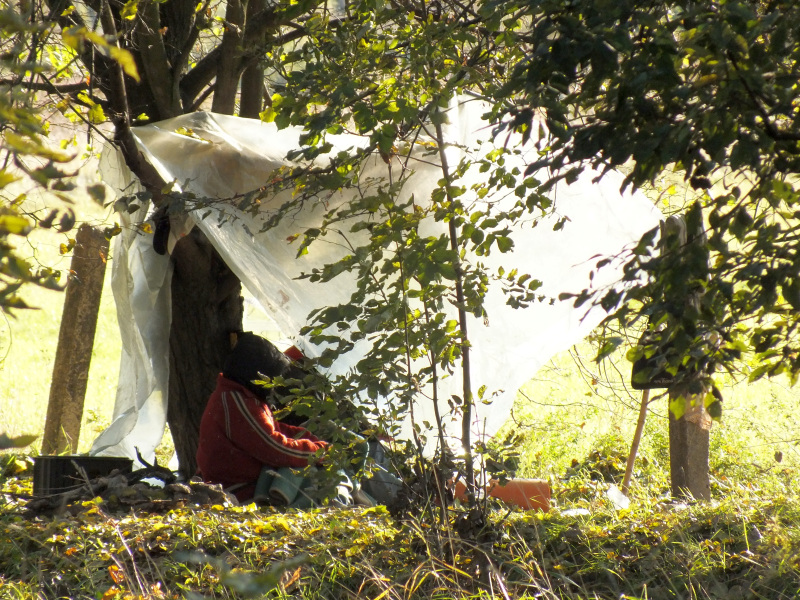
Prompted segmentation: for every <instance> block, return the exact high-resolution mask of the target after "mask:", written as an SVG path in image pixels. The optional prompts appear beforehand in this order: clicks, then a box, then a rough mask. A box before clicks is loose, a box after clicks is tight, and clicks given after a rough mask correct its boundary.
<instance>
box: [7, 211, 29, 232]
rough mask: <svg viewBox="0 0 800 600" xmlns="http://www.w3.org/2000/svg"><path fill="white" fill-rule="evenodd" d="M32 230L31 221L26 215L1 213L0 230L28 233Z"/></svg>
mask: <svg viewBox="0 0 800 600" xmlns="http://www.w3.org/2000/svg"><path fill="white" fill-rule="evenodd" d="M30 230H31V223H30V221H28V219H26V218H25V217H21V216H18V215H13V214H9V215H2V214H0V232H3V233H6V234H9V233H13V234H16V235H26V234H27V233H28V232H30Z"/></svg>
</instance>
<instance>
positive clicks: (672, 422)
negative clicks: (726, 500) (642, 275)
mask: <svg viewBox="0 0 800 600" xmlns="http://www.w3.org/2000/svg"><path fill="white" fill-rule="evenodd" d="M687 227H689V226H688V225H687V223H686V221H685V220H684V219H683V218H682V217H669V218H668V219H667V220H666V221H665V222H664V225H663V227H662V230H661V231H662V239H667V238H670V237H671V238H672V240H673V243H676V244H677V246H678V248H683V247H686V246H687V245H690V244H703V243H705V234H704V232H703V230H702V225H700V224H697V225H696V227H697V229H695V230H692V231H688V230H687ZM678 248H675V247H673V248H672V249H671V250H672V251H676V250H677V249H678ZM700 293H701V292H700V291H698V292H695V293H693V294H690V295H689V297H687V298H684V299H682V300H683V302H684V303H685V304H686V305H687V306H689V305H692V304H694V305H697V304H699V302H700ZM679 300H680V299H676V301H679ZM688 377H690V378H691V377H692V376H691V375H688ZM689 388H690V382H689V381H684V382H683V383H682V384H678V385H671V386H670V387H669V400H670V406H672V405H673V402H675V401H677V399H679V398H681V397H683V398H684V399H685V400H684V402H686V406H685V412H684V413H683V415H682V416H681V418H679V419H676V418H675V415H674V414H673V413H672V410H668V412H669V471H670V479H671V484H672V496H673V498H687V497H689V498H695V499H697V500H710V499H711V483H710V476H709V472H708V455H709V430H710V429H711V417H710V416H709V414H708V411H706V408H705V403H704V399H705V395H706V394H705V392H706V390H705V389H704V390H703V391H702V392H701V393H695V394H690V393H689ZM695 392H696V390H695Z"/></svg>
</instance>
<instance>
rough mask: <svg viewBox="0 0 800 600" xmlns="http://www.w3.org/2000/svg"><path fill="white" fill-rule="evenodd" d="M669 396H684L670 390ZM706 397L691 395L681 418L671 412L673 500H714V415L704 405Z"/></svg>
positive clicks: (670, 448)
mask: <svg viewBox="0 0 800 600" xmlns="http://www.w3.org/2000/svg"><path fill="white" fill-rule="evenodd" d="M669 395H670V400H673V399H674V398H676V397H678V396H679V395H680V393H679V392H677V393H676V392H673V390H670V394H669ZM704 395H705V394H698V395H696V396H689V397H688V399H687V400H686V404H687V406H686V412H685V413H684V414H683V416H681V418H680V419H676V418H675V415H673V414H672V411H671V410H670V411H669V472H670V480H671V485H672V497H673V498H694V499H696V500H711V480H710V476H709V472H708V455H709V449H708V448H709V430H710V429H711V416H710V415H709V414H708V411H706V409H705V406H704V404H703V399H704V398H703V397H704ZM692 400H693V401H694V405H693V406H692V405H691V402H692Z"/></svg>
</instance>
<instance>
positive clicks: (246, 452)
mask: <svg viewBox="0 0 800 600" xmlns="http://www.w3.org/2000/svg"><path fill="white" fill-rule="evenodd" d="M326 447H327V443H326V442H323V441H321V440H319V439H318V438H316V437H315V436H314V435H312V434H311V433H309V432H308V431H307V430H305V429H303V428H302V427H295V426H292V425H287V424H285V423H279V422H277V421H276V420H275V419H274V417H273V416H272V411H271V410H270V408H269V406H267V404H266V403H265V402H264V400H263V399H262V398H259V397H258V396H256V394H255V393H253V392H252V391H251V390H249V389H248V388H246V387H245V386H243V385H241V384H240V383H238V382H236V381H232V380H230V379H228V378H226V377H225V376H224V375H223V374H221V375H220V376H219V378H218V380H217V387H216V389H215V390H214V392H213V393H212V395H211V397H210V398H209V401H208V405H207V406H206V410H205V412H204V413H203V418H202V420H201V423H200V440H199V443H198V448H197V465H198V472H199V473H198V474H199V475H200V476H201V477H202V478H203V479H204V480H205V481H208V482H211V483H219V484H221V485H222V486H223V488H225V489H226V490H228V491H230V492H232V493H234V494H235V495H236V496H237V498H239V499H240V500H247V499H249V498H251V497H252V495H253V491H254V489H255V482H256V480H257V479H258V477H259V474H260V473H261V470H262V469H263V468H264V467H265V466H266V467H274V468H280V467H293V468H302V467H305V466H307V465H309V464H313V463H315V462H316V461H317V459H318V458H317V453H318V452H319V451H320V450H322V449H324V448H326Z"/></svg>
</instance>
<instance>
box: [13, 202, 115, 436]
mask: <svg viewBox="0 0 800 600" xmlns="http://www.w3.org/2000/svg"><path fill="white" fill-rule="evenodd" d="M37 204H38V203H37V202H36V201H35V200H30V201H29V203H28V208H29V209H31V210H35V209H36V208H37ZM73 209H74V210H75V212H76V214H79V215H80V216H81V218H82V219H85V220H87V221H89V222H90V223H92V224H94V225H97V226H105V225H108V224H109V223H113V217H112V216H110V215H109V211H108V210H107V209H104V208H102V207H101V206H99V205H98V204H96V203H94V202H93V201H92V200H90V199H88V198H84V197H82V196H79V195H76V197H75V204H74V205H73ZM76 231H77V230H76V229H73V230H72V231H70V232H67V233H65V234H61V233H58V232H56V231H55V230H54V229H49V230H45V229H36V230H34V231H33V232H32V233H31V234H30V237H29V238H28V242H27V243H25V244H24V245H23V246H21V247H20V251H21V252H20V253H21V254H23V255H24V256H26V257H28V258H29V259H30V260H31V261H32V262H34V264H37V263H38V264H42V265H47V266H51V267H53V268H57V269H61V270H62V272H66V271H67V270H69V264H70V258H71V256H70V255H66V256H62V255H61V253H60V245H61V244H62V243H66V242H67V239H68V238H69V237H74V236H75V233H76ZM112 261H113V257H112V258H111V260H109V262H108V264H107V268H106V275H105V284H104V288H103V294H102V297H101V303H100V313H99V317H98V322H97V331H96V334H95V344H94V350H93V353H92V362H91V368H90V371H89V380H88V384H87V391H86V401H85V405H84V416H83V422H82V427H81V432H82V433H81V438H80V444H79V450H80V451H81V452H84V451H88V449H89V447H90V446H91V443H92V441H93V440H94V437H96V435H97V433H99V432H100V431H101V430H102V429H103V428H104V427H105V426H106V425H108V423H110V421H111V415H112V413H113V409H114V399H115V397H116V389H117V376H118V372H119V358H120V344H119V329H118V327H117V319H116V310H115V308H114V299H113V295H112V292H111V287H110V283H111V267H112ZM62 281H63V278H62ZM21 295H22V297H23V299H24V300H25V302H26V303H27V304H28V305H29V306H31V307H34V308H33V309H31V310H19V311H15V313H14V314H13V315H12V316H8V315H0V427H1V428H2V429H3V430H4V431H6V432H7V433H8V434H9V435H20V434H27V433H40V432H41V431H42V430H43V429H44V420H45V415H46V413H47V404H48V401H49V398H50V393H51V391H50V380H51V377H52V373H53V364H54V361H55V356H56V348H57V346H58V334H59V329H60V325H61V312H62V308H63V304H64V296H65V294H64V293H63V292H58V291H52V290H47V289H43V288H38V287H33V286H27V287H25V288H23V290H22V293H21ZM56 393H57V392H56Z"/></svg>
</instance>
